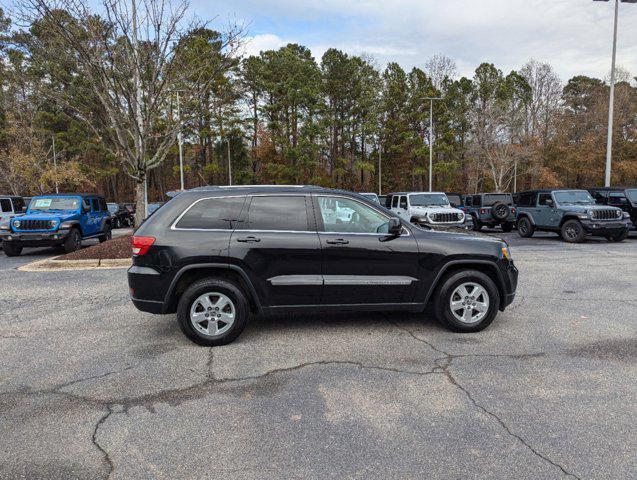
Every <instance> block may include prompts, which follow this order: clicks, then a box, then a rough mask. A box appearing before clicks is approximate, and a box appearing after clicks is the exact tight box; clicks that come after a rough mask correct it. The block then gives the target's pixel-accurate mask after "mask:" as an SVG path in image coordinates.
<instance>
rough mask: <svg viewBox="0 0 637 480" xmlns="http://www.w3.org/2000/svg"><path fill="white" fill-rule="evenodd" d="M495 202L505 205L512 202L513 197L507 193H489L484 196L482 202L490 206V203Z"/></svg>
mask: <svg viewBox="0 0 637 480" xmlns="http://www.w3.org/2000/svg"><path fill="white" fill-rule="evenodd" d="M497 202H502V203H504V204H506V205H512V204H513V197H512V196H511V195H509V194H506V193H505V194H495V195H494V194H489V195H485V196H484V201H483V203H482V205H483V206H485V207H490V206H491V205H495V204H496V203H497Z"/></svg>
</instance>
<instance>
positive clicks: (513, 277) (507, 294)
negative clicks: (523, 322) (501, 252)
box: [500, 260, 519, 311]
mask: <svg viewBox="0 0 637 480" xmlns="http://www.w3.org/2000/svg"><path fill="white" fill-rule="evenodd" d="M502 262H503V264H501V267H500V268H501V270H504V271H503V272H502V273H503V274H504V284H503V285H502V287H503V290H504V291H503V293H504V295H503V296H502V299H501V301H500V310H502V311H504V309H505V308H506V307H508V306H509V305H511V304H512V303H513V300H514V299H515V293H516V290H517V288H518V273H519V272H518V269H517V267H516V266H515V264H514V263H513V262H512V261H510V262H506V261H504V260H503V261H502Z"/></svg>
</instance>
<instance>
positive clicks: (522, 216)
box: [515, 212, 535, 226]
mask: <svg viewBox="0 0 637 480" xmlns="http://www.w3.org/2000/svg"><path fill="white" fill-rule="evenodd" d="M521 218H528V219H529V222H531V225H533V226H535V220H533V215H531V214H530V213H527V212H523V213H518V216H517V217H516V219H515V222H518V221H520V219H521Z"/></svg>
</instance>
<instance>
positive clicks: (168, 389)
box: [0, 237, 637, 479]
mask: <svg viewBox="0 0 637 480" xmlns="http://www.w3.org/2000/svg"><path fill="white" fill-rule="evenodd" d="M510 238H514V241H513V242H512V243H513V244H512V251H513V255H514V258H515V260H516V262H517V264H518V267H519V268H520V285H519V290H518V298H517V299H516V301H515V303H514V304H513V305H512V306H511V307H510V308H509V309H507V311H506V312H504V313H503V314H502V313H501V314H500V315H499V317H498V318H497V319H496V321H495V322H494V323H493V324H492V325H491V327H490V328H489V329H487V330H486V331H484V332H481V333H477V334H469V335H459V334H453V333H451V332H448V331H446V330H444V329H443V328H441V327H439V326H438V325H437V324H436V323H435V322H434V321H433V319H432V315H431V313H430V312H426V313H425V314H422V315H405V314H392V313H383V314H367V313H359V314H343V315H322V314H319V313H317V314H314V315H305V316H298V315H296V316H291V315H290V316H278V317H264V318H253V319H251V321H250V322H249V325H248V327H247V328H246V330H245V332H244V333H243V334H242V336H240V337H239V339H238V340H237V341H236V342H235V343H233V344H231V345H227V346H224V347H218V348H214V349H210V348H203V347H199V346H196V345H194V344H192V343H190V342H189V341H188V340H186V339H185V338H184V337H183V335H182V334H181V332H180V331H179V328H178V327H177V325H176V322H175V320H174V317H173V316H171V315H169V316H152V315H148V314H143V313H141V312H138V311H137V310H135V309H134V307H133V306H132V304H131V303H130V302H129V300H128V293H127V285H126V277H125V270H123V269H122V270H106V271H97V270H84V271H64V272H20V271H17V270H15V267H17V266H19V265H21V264H24V263H27V262H29V261H34V260H37V259H41V258H43V256H46V255H50V252H48V251H46V250H44V251H42V250H39V251H35V250H34V251H31V252H27V254H26V255H24V256H22V257H19V258H18V259H15V258H12V259H7V258H6V257H4V256H0V280H1V281H2V285H3V288H2V291H1V294H0V355H1V358H2V363H1V364H0V438H2V441H1V442H0V478H7V479H8V478H11V479H13V478H47V479H55V478H122V479H136V478H168V479H172V478H223V479H263V478H273V479H274V478H276V479H279V478H303V479H312V478H335V479H343V478H351V479H355V478H365V479H368V478H379V479H381V478H382V479H391V478H401V479H402V478H529V479H544V478H547V479H552V478H581V479H585V478H595V479H599V478H613V479H617V478H634V475H635V472H636V471H637V461H636V460H635V459H636V458H637V456H636V455H635V452H636V451H637V435H636V434H635V430H636V429H635V420H634V419H635V418H637V401H636V400H637V395H636V394H637V369H636V357H637V336H636V333H637V328H636V327H637V315H635V313H634V312H635V307H636V306H637V301H636V300H635V296H634V292H635V287H636V286H637V270H636V269H635V266H636V265H637V241H636V240H630V241H628V242H625V243H622V244H610V243H606V242H590V243H587V244H582V245H566V244H563V243H561V242H558V241H554V240H552V239H550V238H545V239H538V241H537V242H536V243H530V242H529V241H528V240H523V241H522V240H521V241H520V242H517V243H516V242H515V237H510Z"/></svg>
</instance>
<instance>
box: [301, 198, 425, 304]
mask: <svg viewBox="0 0 637 480" xmlns="http://www.w3.org/2000/svg"><path fill="white" fill-rule="evenodd" d="M313 201H314V211H315V216H316V221H317V227H318V231H319V233H318V236H319V238H320V241H321V248H322V252H323V283H324V285H323V299H322V303H323V305H347V304H399V303H409V302H412V301H413V298H414V293H415V290H416V286H417V282H418V245H417V243H416V240H415V239H414V237H413V235H411V234H410V232H409V231H408V230H407V229H404V234H403V235H400V236H389V235H387V233H386V232H387V222H388V220H389V215H387V214H386V213H384V212H382V211H381V209H376V208H372V207H371V206H368V205H366V204H364V203H362V202H359V201H358V200H356V199H353V198H350V197H345V196H337V195H330V194H325V195H320V194H315V195H314V196H313ZM335 202H337V203H338V204H339V206H341V208H350V209H352V210H353V211H354V214H353V215H352V219H351V220H350V221H349V222H348V223H343V222H331V219H332V218H333V215H332V214H331V212H330V211H329V210H330V209H331V208H332V205H334V203H335Z"/></svg>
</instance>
